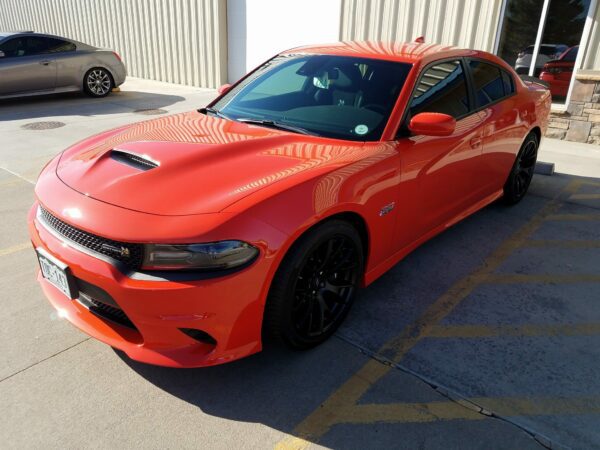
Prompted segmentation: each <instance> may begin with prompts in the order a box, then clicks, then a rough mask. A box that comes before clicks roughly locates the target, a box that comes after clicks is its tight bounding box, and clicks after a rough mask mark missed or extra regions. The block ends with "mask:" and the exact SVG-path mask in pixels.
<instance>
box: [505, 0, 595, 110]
mask: <svg viewBox="0 0 600 450" xmlns="http://www.w3.org/2000/svg"><path fill="white" fill-rule="evenodd" d="M590 1H591V0H507V2H506V9H505V12H504V21H503V23H502V29H501V32H500V42H499V45H498V55H499V56H500V57H501V58H503V59H504V60H505V61H506V62H508V63H509V64H510V65H511V66H513V67H514V68H515V70H516V71H517V73H519V74H520V75H529V76H533V77H536V78H538V79H540V80H542V81H543V82H544V83H545V84H546V85H547V86H548V87H549V89H550V92H551V93H552V101H553V102H554V103H564V102H565V99H566V96H567V92H568V90H569V86H570V84H571V81H572V80H571V78H572V75H573V69H574V67H575V59H576V58H577V51H578V50H579V42H580V41H581V35H582V34H583V27H584V25H585V20H586V17H587V13H588V9H589V7H590ZM544 11H545V14H544ZM536 44H539V47H538V48H536Z"/></svg>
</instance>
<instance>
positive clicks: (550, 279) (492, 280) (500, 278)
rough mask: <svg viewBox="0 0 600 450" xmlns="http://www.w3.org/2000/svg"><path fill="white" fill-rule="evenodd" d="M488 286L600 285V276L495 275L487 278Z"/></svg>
mask: <svg viewBox="0 0 600 450" xmlns="http://www.w3.org/2000/svg"><path fill="white" fill-rule="evenodd" d="M485 283H488V284H513V283H515V284H516V283H556V284H571V283H600V274H598V273H589V274H579V273H574V274H514V273H506V274H505V273H493V274H489V275H488V276H487V277H486V278H485Z"/></svg>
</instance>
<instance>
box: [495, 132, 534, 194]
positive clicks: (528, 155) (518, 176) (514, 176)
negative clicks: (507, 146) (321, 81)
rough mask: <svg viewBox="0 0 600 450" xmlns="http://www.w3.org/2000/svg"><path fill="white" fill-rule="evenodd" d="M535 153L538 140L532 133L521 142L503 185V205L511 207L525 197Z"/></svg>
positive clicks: (532, 169) (531, 176) (531, 175)
mask: <svg viewBox="0 0 600 450" xmlns="http://www.w3.org/2000/svg"><path fill="white" fill-rule="evenodd" d="M537 151H538V140H537V137H536V136H535V135H534V134H533V133H532V134H530V135H529V136H527V138H526V139H525V142H523V145H522V146H521V149H520V150H519V153H518V154H517V157H516V159H515V163H514V165H513V167H512V169H511V172H510V175H509V176H508V179H507V180H506V183H505V185H504V197H503V198H504V201H505V203H508V204H511V205H512V204H515V203H518V202H519V201H521V199H522V198H523V197H525V194H526V193H527V190H528V189H529V185H530V184H531V179H532V178H533V171H534V169H535V163H536V161H537Z"/></svg>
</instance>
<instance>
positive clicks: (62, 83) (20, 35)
mask: <svg viewBox="0 0 600 450" xmlns="http://www.w3.org/2000/svg"><path fill="white" fill-rule="evenodd" d="M125 76H126V70H125V65H124V64H123V62H122V61H121V57H120V56H119V55H118V54H117V53H116V52H114V51H112V50H106V49H99V48H96V47H92V46H91V45H87V44H84V43H82V42H77V41H74V40H72V39H67V38H63V37H58V36H52V35H49V34H40V33H34V32H32V31H26V32H11V33H3V32H0V98H9V97H19V96H24V95H39V94H51V93H58V92H71V91H84V92H85V93H86V94H88V95H90V96H92V97H105V96H106V95H108V94H109V93H110V92H111V91H112V89H113V88H114V87H116V86H119V85H121V84H123V82H124V81H125Z"/></svg>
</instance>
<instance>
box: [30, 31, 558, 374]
mask: <svg viewBox="0 0 600 450" xmlns="http://www.w3.org/2000/svg"><path fill="white" fill-rule="evenodd" d="M549 111H550V94H549V92H548V90H546V89H544V88H543V87H541V86H539V85H538V84H535V83H528V82H523V81H522V80H521V79H520V78H519V77H518V76H517V74H516V73H515V71H514V70H513V69H512V68H511V67H510V66H509V65H508V64H507V63H505V62H504V61H503V60H501V59H500V58H498V57H496V56H494V55H491V54H489V53H485V52H481V51H475V50H462V49H457V48H453V47H444V46H440V45H428V44H423V43H408V44H402V43H380V42H340V43H335V44H330V45H323V46H311V47H302V48H295V49H292V50H288V51H286V52H283V53H281V54H279V55H276V56H275V57H274V58H272V59H271V60H269V61H267V62H266V63H265V64H263V65H261V66H260V67H258V68H257V69H255V70H254V71H253V72H251V73H250V74H248V75H247V76H245V77H244V78H242V79H241V80H240V81H238V82H237V83H236V84H234V85H233V86H226V87H224V88H222V89H221V90H220V96H219V97H218V98H217V99H216V100H214V101H213V102H212V103H211V104H210V105H209V106H208V107H206V108H202V109H200V110H197V111H191V112H188V113H184V114H178V115H173V116H167V117H161V118H159V119H155V120H150V121H146V122H141V123H137V124H129V125H126V126H123V127H121V128H117V129H114V130H111V131H107V132H104V133H101V134H99V135H97V136H93V137H90V138H88V139H86V140H84V141H81V142H79V143H77V144H75V145H73V146H72V147H71V148H69V149H67V150H65V151H64V152H62V153H61V154H59V155H57V156H56V157H55V158H54V159H53V160H52V161H50V162H49V164H48V165H47V166H46V167H45V168H44V169H43V171H42V173H41V174H40V177H39V179H38V181H37V184H36V188H35V195H36V200H35V203H34V204H33V206H32V208H31V210H30V213H29V231H30V235H31V240H32V242H33V246H34V248H35V249H36V252H37V256H38V260H39V262H40V268H41V270H40V272H39V274H38V280H39V282H40V284H41V286H42V289H43V291H44V293H45V295H46V296H47V297H48V299H49V300H50V303H52V305H53V306H54V308H56V309H57V310H58V312H59V316H60V317H64V318H66V320H68V321H70V322H71V323H73V324H74V325H75V326H77V327H79V328H80V329H81V330H83V331H84V332H86V333H88V334H90V335H91V336H93V337H95V338H97V339H99V340H101V341H103V342H105V343H107V344H108V345H111V346H113V347H115V348H118V349H121V350H123V351H124V352H125V353H126V354H127V355H129V357H131V358H133V359H135V360H138V361H142V362H146V363H152V364H159V365H165V366H173V367H197V366H207V365H214V364H220V363H224V362H228V361H231V360H234V359H237V358H241V357H244V356H247V355H250V354H252V353H255V352H258V351H259V350H260V349H261V348H262V343H263V337H266V336H269V337H275V338H277V339H280V340H282V341H284V342H285V343H286V344H288V345H289V346H291V347H293V348H309V347H312V346H315V345H317V344H319V343H321V342H323V341H324V340H326V339H327V338H328V337H329V336H331V335H332V334H333V332H334V331H335V330H336V328H337V327H338V326H339V325H340V323H341V322H342V321H343V320H344V317H345V316H346V314H347V313H348V310H349V308H350V306H351V305H352V302H353V300H354V298H355V296H356V292H357V290H358V289H359V287H361V286H366V285H369V284H370V283H372V282H373V281H374V280H376V279H377V278H378V277H379V276H381V275H382V274H383V273H385V272H386V271H387V270H388V269H390V268H391V267H392V266H393V265H394V264H396V263H397V262H398V261H400V260H401V259H402V258H403V257H405V256H406V255H407V254H408V253H409V252H411V251H412V250H414V249H415V248H416V247H418V246H419V245H420V244H422V243H424V242H425V241H427V240H428V239H430V238H432V237H433V236H435V235H436V234H438V233H440V232H442V231H443V230H445V229H447V228H448V227H449V226H451V225H453V224H455V223H456V222H458V221H460V220H462V219H463V218H465V217H467V216H468V215H470V214H472V213H474V212H476V211H477V210H479V209H481V208H483V207H484V206H486V205H488V204H489V203H491V202H493V201H495V200H497V199H499V198H503V199H504V201H505V203H507V204H514V203H517V202H518V201H520V200H521V199H522V198H523V196H524V195H525V193H526V192H527V189H528V186H529V183H530V181H531V178H532V176H533V170H534V166H535V162H536V158H537V149H538V146H539V143H540V139H541V136H543V135H544V132H545V130H546V125H547V120H548V114H549Z"/></svg>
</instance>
